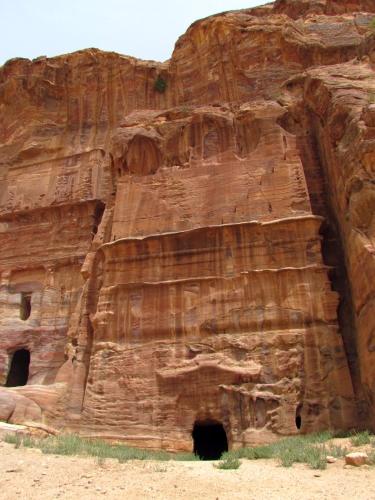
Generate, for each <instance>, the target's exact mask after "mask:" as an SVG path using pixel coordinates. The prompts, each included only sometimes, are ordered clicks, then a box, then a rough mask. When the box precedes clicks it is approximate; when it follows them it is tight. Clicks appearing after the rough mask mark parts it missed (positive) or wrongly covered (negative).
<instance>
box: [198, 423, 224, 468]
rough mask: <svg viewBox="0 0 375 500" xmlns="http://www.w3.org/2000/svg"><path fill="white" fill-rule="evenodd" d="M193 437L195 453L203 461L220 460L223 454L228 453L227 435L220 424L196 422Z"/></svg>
mask: <svg viewBox="0 0 375 500" xmlns="http://www.w3.org/2000/svg"><path fill="white" fill-rule="evenodd" d="M192 436H193V442H194V450H193V451H194V453H195V454H196V455H198V456H199V457H200V458H201V460H218V459H219V458H220V457H221V455H222V453H224V452H225V451H228V440H227V435H226V432H225V430H224V427H223V425H222V424H221V423H220V422H216V421H212V420H205V421H201V422H199V421H198V422H195V424H194V428H193V433H192Z"/></svg>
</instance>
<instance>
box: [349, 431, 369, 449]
mask: <svg viewBox="0 0 375 500" xmlns="http://www.w3.org/2000/svg"><path fill="white" fill-rule="evenodd" d="M350 442H351V444H352V445H353V446H364V445H365V444H370V443H371V435H370V433H369V431H363V432H357V433H355V434H354V435H353V436H352V437H351V438H350Z"/></svg>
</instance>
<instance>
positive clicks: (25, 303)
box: [20, 292, 31, 321]
mask: <svg viewBox="0 0 375 500" xmlns="http://www.w3.org/2000/svg"><path fill="white" fill-rule="evenodd" d="M30 314H31V293H25V292H22V293H21V308H20V318H21V319H22V320H23V321H25V320H27V319H28V318H29V317H30Z"/></svg>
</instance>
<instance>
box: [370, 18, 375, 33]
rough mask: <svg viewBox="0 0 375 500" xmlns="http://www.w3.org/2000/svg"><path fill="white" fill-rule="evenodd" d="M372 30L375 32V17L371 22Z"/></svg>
mask: <svg viewBox="0 0 375 500" xmlns="http://www.w3.org/2000/svg"><path fill="white" fill-rule="evenodd" d="M370 28H371V29H372V30H373V31H375V17H373V18H372V20H371V21H370Z"/></svg>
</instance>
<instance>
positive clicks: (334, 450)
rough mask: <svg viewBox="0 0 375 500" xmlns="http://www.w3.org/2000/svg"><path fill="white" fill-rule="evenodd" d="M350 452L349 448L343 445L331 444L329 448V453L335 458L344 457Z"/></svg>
mask: <svg viewBox="0 0 375 500" xmlns="http://www.w3.org/2000/svg"><path fill="white" fill-rule="evenodd" d="M347 453H348V449H347V448H345V447H343V446H337V445H331V446H329V447H328V448H327V455H331V456H332V457H335V458H342V457H345V455H346V454H347Z"/></svg>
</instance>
